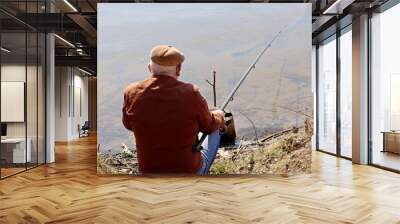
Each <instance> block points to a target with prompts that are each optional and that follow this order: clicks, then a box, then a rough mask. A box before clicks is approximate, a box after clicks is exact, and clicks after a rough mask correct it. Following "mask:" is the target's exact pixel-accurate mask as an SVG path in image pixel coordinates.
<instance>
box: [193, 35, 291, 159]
mask: <svg viewBox="0 0 400 224" xmlns="http://www.w3.org/2000/svg"><path fill="white" fill-rule="evenodd" d="M282 32H283V30H281V31H279V32H278V33H277V34H276V35H275V36H274V37H273V38H272V39H271V41H269V42H268V43H267V45H266V46H265V47H264V48H263V50H262V51H261V52H260V53H259V54H258V55H257V57H256V59H255V60H254V61H253V63H251V64H250V66H249V68H248V69H247V70H246V72H245V73H244V74H243V76H242V77H241V78H240V80H239V81H238V83H237V84H236V86H235V87H234V88H233V89H232V91H231V92H230V93H229V95H228V97H227V98H226V99H225V101H224V103H223V104H222V106H221V107H220V109H221V110H222V111H224V110H225V108H226V106H228V104H229V102H231V101H232V99H233V96H234V95H235V93H236V92H237V90H238V89H239V87H240V86H241V85H242V83H243V81H244V80H245V79H246V78H247V76H248V75H249V74H250V71H251V70H253V69H255V67H256V64H257V62H258V61H259V60H260V58H261V56H262V55H263V54H264V53H265V52H266V51H267V50H268V48H270V47H271V45H272V43H273V42H274V41H275V40H276V39H277V38H278V37H279V36H280V35H281V34H282ZM206 137H207V134H204V133H203V134H202V135H201V137H200V139H199V140H198V141H197V142H196V144H195V145H194V146H193V147H192V150H193V151H194V152H198V151H201V150H202V149H203V148H202V146H201V144H203V142H204V140H205V139H206Z"/></svg>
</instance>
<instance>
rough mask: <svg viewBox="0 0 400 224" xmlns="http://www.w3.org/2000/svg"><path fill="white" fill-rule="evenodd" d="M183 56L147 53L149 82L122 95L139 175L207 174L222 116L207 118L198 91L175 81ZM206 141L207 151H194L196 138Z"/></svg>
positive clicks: (159, 50) (172, 51)
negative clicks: (149, 54) (205, 139)
mask: <svg viewBox="0 0 400 224" xmlns="http://www.w3.org/2000/svg"><path fill="white" fill-rule="evenodd" d="M184 59H185V58H184V55H183V54H182V53H181V52H180V51H179V50H178V49H176V48H174V47H172V46H167V45H159V46H156V47H154V48H153V49H152V50H151V61H150V63H149V65H148V70H149V72H150V74H151V77H150V78H148V79H145V80H143V81H139V82H135V83H132V84H130V85H128V87H127V88H126V89H125V92H124V104H123V108H122V115H123V116H122V122H123V124H124V126H125V128H127V129H128V130H131V131H133V133H134V136H135V139H136V147H137V157H138V161H139V170H140V172H142V173H192V174H200V175H203V174H207V173H208V171H209V169H210V167H211V164H212V162H213V161H214V158H215V155H216V153H217V150H218V145H219V139H220V135H219V128H222V126H223V125H224V113H223V111H221V110H215V111H212V112H210V111H209V109H208V106H207V101H206V100H205V99H204V98H203V97H202V96H201V94H200V92H199V89H198V87H196V86H195V85H192V84H188V83H184V82H181V81H179V80H178V78H179V76H180V73H181V66H182V63H183V61H184ZM199 131H200V132H202V133H205V134H210V135H209V139H208V142H209V147H208V148H207V149H203V150H202V151H201V152H196V151H193V150H192V146H193V145H194V144H195V143H196V141H197V136H198V132H199Z"/></svg>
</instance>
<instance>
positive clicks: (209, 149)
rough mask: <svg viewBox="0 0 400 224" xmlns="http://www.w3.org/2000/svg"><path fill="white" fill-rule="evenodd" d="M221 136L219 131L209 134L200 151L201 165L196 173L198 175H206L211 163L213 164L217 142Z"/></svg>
mask: <svg viewBox="0 0 400 224" xmlns="http://www.w3.org/2000/svg"><path fill="white" fill-rule="evenodd" d="M220 140H221V135H220V133H219V130H217V131H215V132H213V133H211V134H209V135H208V136H207V139H206V140H205V141H204V143H203V145H202V146H203V150H201V151H200V153H201V157H202V159H203V165H202V166H201V168H200V170H199V171H198V172H197V174H198V175H207V174H208V171H209V170H210V167H211V165H212V163H213V162H214V159H215V156H216V155H217V152H218V147H219V142H220Z"/></svg>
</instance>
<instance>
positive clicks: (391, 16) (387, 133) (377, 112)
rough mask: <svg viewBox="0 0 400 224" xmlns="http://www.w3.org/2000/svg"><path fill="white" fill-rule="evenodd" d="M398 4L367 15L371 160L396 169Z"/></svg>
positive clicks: (399, 138) (399, 143) (399, 154)
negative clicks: (370, 67) (369, 25)
mask: <svg viewBox="0 0 400 224" xmlns="http://www.w3.org/2000/svg"><path fill="white" fill-rule="evenodd" d="M399 21H400V5H396V6H394V7H392V8H390V9H388V10H386V11H384V12H382V13H380V14H375V15H373V17H372V18H371V34H372V37H371V39H372V43H371V44H372V46H371V47H372V49H371V53H372V55H371V58H372V72H371V98H370V104H371V107H370V108H371V111H370V120H371V122H372V123H371V130H370V132H371V140H372V148H371V154H370V157H371V162H372V164H375V165H378V166H383V167H386V168H390V169H395V170H400V103H399V102H400V101H399V99H400V63H399V59H398V58H399V57H398V54H399V52H400V42H399V40H400V33H399V32H398V29H397V27H398V22H399Z"/></svg>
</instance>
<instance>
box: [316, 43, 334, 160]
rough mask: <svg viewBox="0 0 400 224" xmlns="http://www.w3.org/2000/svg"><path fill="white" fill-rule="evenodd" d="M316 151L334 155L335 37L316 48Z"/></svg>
mask: <svg viewBox="0 0 400 224" xmlns="http://www.w3.org/2000/svg"><path fill="white" fill-rule="evenodd" d="M317 63H318V90H317V95H318V102H317V104H318V109H317V110H318V124H317V125H318V139H317V141H318V149H319V150H322V151H326V152H330V153H336V36H332V37H331V38H329V39H328V40H327V41H325V42H324V43H322V44H320V45H319V47H318V62H317Z"/></svg>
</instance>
